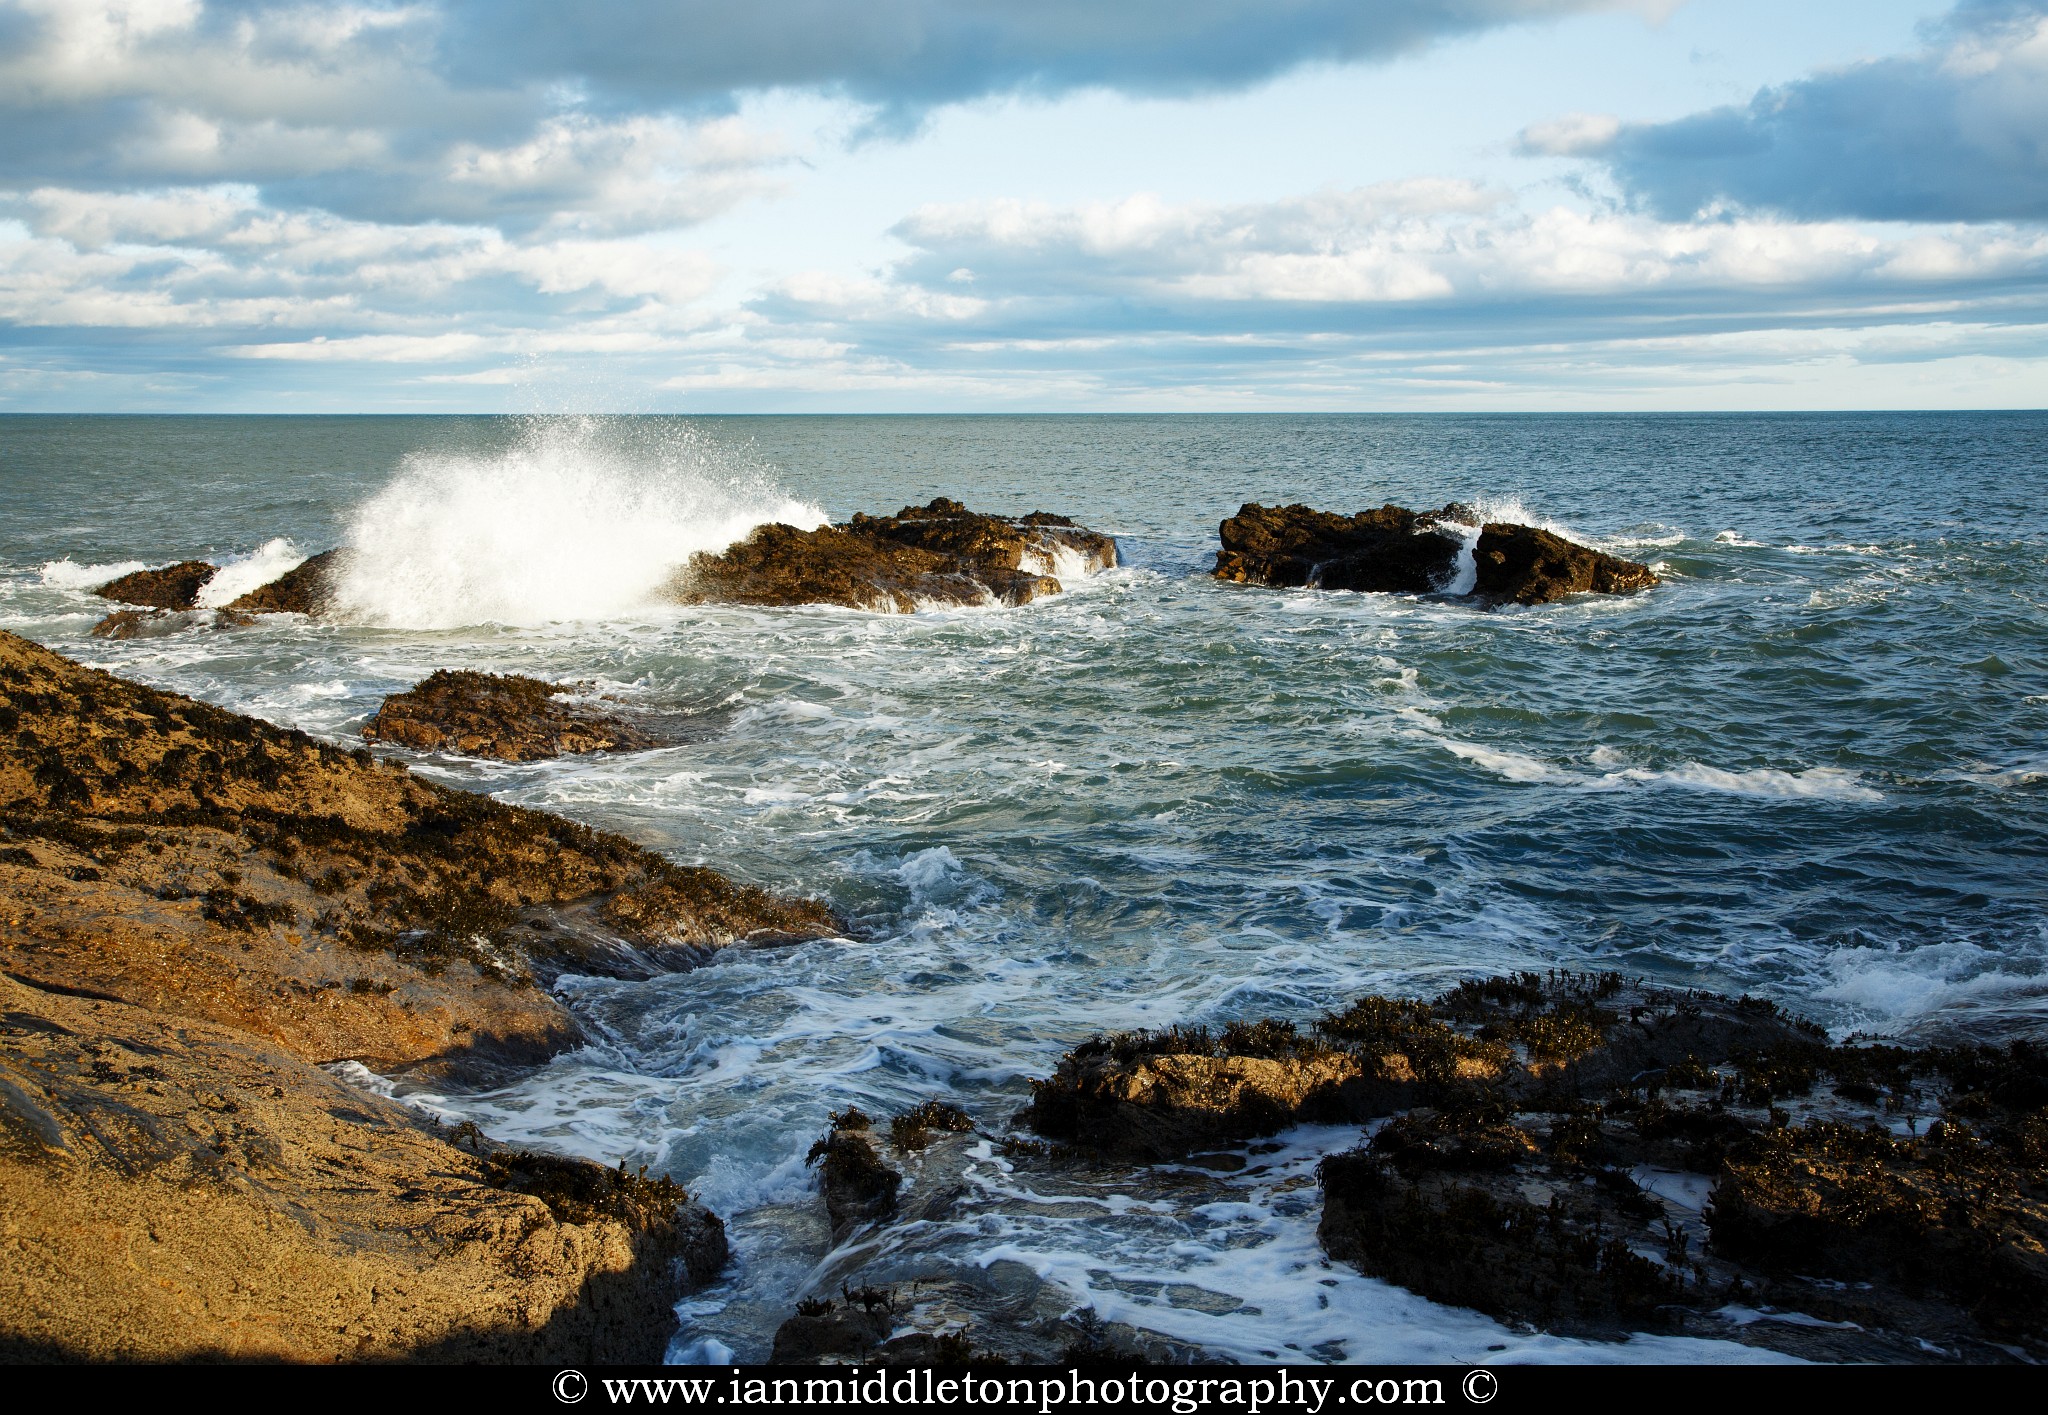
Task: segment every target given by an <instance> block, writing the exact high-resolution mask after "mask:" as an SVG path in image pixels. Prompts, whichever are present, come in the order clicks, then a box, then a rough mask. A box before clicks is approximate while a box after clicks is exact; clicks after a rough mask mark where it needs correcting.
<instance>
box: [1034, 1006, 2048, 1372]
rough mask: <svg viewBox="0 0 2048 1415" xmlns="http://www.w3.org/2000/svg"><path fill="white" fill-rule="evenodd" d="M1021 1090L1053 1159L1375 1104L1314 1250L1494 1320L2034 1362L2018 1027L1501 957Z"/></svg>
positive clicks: (1168, 1148) (2026, 1075) (2039, 1133)
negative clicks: (1409, 997) (1980, 1026)
mask: <svg viewBox="0 0 2048 1415" xmlns="http://www.w3.org/2000/svg"><path fill="white" fill-rule="evenodd" d="M1033 1093H1034V1094H1033V1099H1032V1103H1031V1105H1030V1106H1029V1107H1028V1108H1027V1109H1026V1110H1025V1111H1024V1112H1023V1113H1022V1114H1020V1115H1019V1117H1018V1120H1019V1121H1020V1123H1022V1124H1025V1125H1028V1126H1030V1127H1031V1128H1033V1129H1035V1130H1036V1131H1038V1132H1039V1133H1040V1134H1042V1135H1045V1136H1048V1137H1049V1138H1052V1139H1054V1140H1057V1141H1060V1142H1062V1144H1063V1146H1064V1147H1066V1148H1065V1150H1064V1153H1065V1155H1066V1158H1065V1160H1064V1161H1062V1160H1061V1159H1060V1158H1059V1156H1058V1154H1057V1153H1056V1154H1055V1156H1054V1157H1053V1159H1052V1160H1051V1161H1049V1162H1055V1163H1058V1162H1066V1163H1082V1162H1085V1163H1091V1164H1100V1163H1102V1162H1104V1161H1114V1160H1122V1161H1125V1162H1145V1161H1160V1160H1174V1161H1180V1160H1185V1159H1187V1158H1188V1157H1189V1156H1190V1155H1194V1156H1197V1157H1198V1158H1199V1156H1200V1152H1203V1151H1211V1152H1213V1151H1219V1150H1225V1149H1229V1148H1231V1147H1235V1146H1240V1145H1242V1144H1243V1143H1244V1142H1246V1141H1247V1140H1250V1139H1253V1138H1256V1137H1258V1136H1262V1135H1270V1134H1274V1133H1277V1132H1278V1131H1280V1130H1282V1129H1285V1128H1287V1127H1289V1126H1292V1125H1296V1124H1300V1123H1303V1122H1309V1121H1321V1122H1366V1121H1378V1122H1381V1123H1380V1124H1378V1125H1377V1126H1376V1127H1375V1128H1374V1129H1373V1130H1371V1131H1370V1132H1368V1134H1369V1137H1370V1138H1369V1139H1363V1142H1362V1143H1361V1144H1360V1145H1359V1146H1358V1147H1357V1148H1356V1149H1354V1150H1351V1151H1348V1152H1344V1153H1339V1154H1334V1155H1331V1156H1329V1157H1328V1158H1326V1159H1324V1160H1323V1162H1322V1165H1321V1167H1320V1170H1319V1171H1318V1173H1319V1177H1320V1180H1321V1186H1322V1193H1323V1213H1322V1220H1321V1225H1320V1233H1321V1237H1322V1241H1323V1246H1324V1248H1325V1250H1326V1251H1327V1252H1328V1253H1329V1254H1330V1256H1332V1257H1333V1258H1338V1259H1341V1260H1342V1261H1344V1262H1347V1263H1350V1264H1352V1265H1353V1266H1355V1267H1357V1268H1359V1269H1360V1270H1361V1271H1363V1272H1365V1273H1367V1274H1369V1275H1371V1276H1375V1277H1381V1278H1384V1279H1386V1280H1387V1281H1390V1282H1394V1283H1398V1284H1400V1285H1402V1286H1405V1287H1408V1288H1411V1289H1413V1290H1414V1291H1416V1292H1419V1293H1421V1294H1422V1295H1424V1296H1426V1297H1429V1298H1432V1299H1433V1300H1436V1301H1441V1302H1448V1303H1454V1304H1458V1305H1463V1306H1469V1307H1475V1308H1478V1309H1479V1310H1481V1311H1483V1312H1486V1313H1488V1314H1489V1315H1492V1316H1495V1317H1498V1318H1500V1319H1502V1320H1505V1321H1511V1322H1518V1323H1528V1324H1531V1325H1534V1326H1537V1327H1540V1328H1542V1329H1544V1330H1548V1331H1556V1332H1561V1333H1567V1334H1574V1335H1583V1336H1594V1337H1607V1338H1614V1337H1620V1336H1623V1335H1625V1334H1626V1333H1628V1332H1630V1331H1645V1330H1650V1331H1656V1330H1662V1331H1671V1332H1677V1333H1681V1334H1685V1335H1693V1336H1710V1337H1720V1338H1724V1339H1733V1340H1739V1341H1744V1342H1750V1343H1754V1344H1760V1345H1766V1346H1771V1347H1774V1348H1777V1349H1780V1350H1784V1351H1788V1352H1792V1353H1795V1354H1799V1355H1805V1356H1811V1357H1814V1358H1817V1359H1827V1360H1864V1361H1867V1360H1876V1361H1925V1360H1928V1359H1938V1358H1940V1357H1942V1356H1944V1355H1945V1356H1946V1358H1947V1359H1952V1360H1967V1361H2008V1360H2012V1359H2014V1356H2015V1354H2016V1353H2025V1355H2024V1357H2023V1359H2029V1360H2039V1359H2042V1358H2043V1357H2044V1356H2048V1324H2044V1321H2043V1313H2044V1312H2048V1149H2044V1140H2048V1052H2044V1051H2043V1050H2042V1049H2040V1048H2038V1047H2035V1046H2032V1045H2030V1044H2028V1043H2025V1042H2018V1043H2014V1044H2012V1045H2010V1046H2007V1047H2004V1048H1997V1047H1982V1046H1978V1047H1953V1048H1945V1049H1924V1050H1907V1049H1904V1048H1900V1047H1893V1046H1881V1045H1868V1046H1853V1045H1847V1046H1836V1045H1832V1044H1830V1043H1829V1042H1828V1041H1827V1039H1826V1037H1825V1034H1824V1033H1822V1032H1821V1031H1820V1030H1819V1029H1818V1028H1816V1027H1813V1026H1811V1025H1810V1024H1807V1023H1804V1022H1802V1021H1800V1020H1798V1019H1796V1018H1793V1017H1789V1016H1787V1015H1786V1014H1784V1013H1782V1012H1780V1011H1778V1010H1777V1009H1776V1008H1774V1007H1772V1006H1771V1005H1770V1004H1768V1003H1762V1002H1758V1001H1756V1000H1754V999H1749V998H1742V999H1729V998H1722V997H1715V996H1712V995H1709V994H1702V993H1691V992H1675V991H1671V990H1667V989H1659V988H1651V987H1645V986H1642V985H1640V984H1630V983H1626V982H1624V981H1623V980H1622V979H1621V978H1620V977H1619V976H1617V975H1613V974H1607V975H1600V976H1576V975H1561V974H1552V975H1549V976H1547V977H1545V976H1540V975H1535V974H1522V975H1518V976H1516V977H1512V978H1494V979H1489V980H1487V981H1485V982H1479V983H1467V984H1463V985H1461V986H1460V987H1458V988H1455V989H1453V990H1452V991H1450V992H1448V993H1446V994H1444V995H1443V996H1442V997H1439V998H1437V999H1435V1000H1433V1001H1431V1002H1427V1003H1424V1002H1413V1001H1403V1000H1396V999H1389V998H1384V997H1365V998H1361V999H1359V1000H1358V1001H1357V1002H1355V1003H1354V1004H1352V1005H1351V1006H1350V1007H1349V1008H1347V1009H1345V1010H1343V1011H1341V1012H1337V1013H1333V1014H1330V1015H1328V1016H1325V1017H1323V1018H1321V1019H1320V1020H1318V1021H1317V1022H1316V1023H1315V1024H1314V1025H1313V1026H1312V1027H1311V1028H1309V1029H1307V1030H1306V1031H1301V1030H1297V1028H1296V1027H1295V1026H1294V1025H1293V1024H1292V1023H1288V1022H1283V1021H1274V1020H1267V1021H1261V1022H1255V1023H1245V1024H1236V1025H1233V1026H1231V1027H1228V1028H1225V1029H1224V1030H1223V1031H1221V1032H1220V1033H1212V1032H1210V1031H1208V1030H1206V1029H1202V1028H1179V1027H1177V1028H1171V1029H1168V1030H1166V1031H1163V1032H1152V1033H1130V1034H1121V1035H1118V1036H1112V1037H1104V1038H1098V1039H1097V1040H1095V1041H1092V1042H1089V1043H1087V1044H1085V1045H1083V1046H1081V1047H1078V1048H1076V1049H1075V1050H1074V1051H1073V1052H1071V1053H1069V1054H1068V1056H1067V1057H1066V1058H1065V1059H1064V1060H1063V1061H1062V1062H1061V1064H1060V1066H1059V1069H1058V1070H1057V1071H1056V1072H1055V1073H1054V1074H1053V1075H1052V1076H1051V1077H1049V1078H1047V1079H1045V1080H1043V1081H1039V1082H1034V1083H1033ZM1731 1304H1732V1306H1733V1307H1734V1308H1735V1309H1737V1313H1738V1316H1742V1315H1743V1314H1749V1315H1748V1316H1745V1317H1744V1319H1743V1320H1740V1321H1731V1320H1730V1318H1729V1317H1728V1315H1727V1309H1729V1308H1730V1307H1731ZM1773 1309H1776V1310H1782V1311H1785V1312H1789V1313H1791V1314H1794V1315H1793V1316H1791V1317H1788V1318H1787V1319H1785V1320H1783V1321H1778V1320H1772V1319H1770V1318H1769V1317H1768V1315H1765V1316H1763V1317H1761V1318H1758V1317H1756V1316H1755V1314H1756V1313H1759V1312H1762V1313H1765V1314H1768V1312H1770V1311H1771V1310H1773ZM1816 1319H1817V1322H1816ZM1829 1324H1832V1325H1829Z"/></svg>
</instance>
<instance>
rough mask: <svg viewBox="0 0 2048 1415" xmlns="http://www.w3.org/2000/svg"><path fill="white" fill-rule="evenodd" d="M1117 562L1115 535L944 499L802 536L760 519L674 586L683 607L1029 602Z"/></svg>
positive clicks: (1044, 516)
mask: <svg viewBox="0 0 2048 1415" xmlns="http://www.w3.org/2000/svg"><path fill="white" fill-rule="evenodd" d="M1116 563H1117V560H1116V541H1115V540H1114V539H1113V538H1112V537H1110V536H1106V535H1102V534H1100V533H1099V532H1095V531H1090V530H1087V529H1085V528H1083V527H1081V526H1077V525H1075V524H1074V523H1073V522H1072V521H1070V520H1068V519H1067V518H1066V517H1064V516H1054V515H1050V514H1048V513H1046V512H1042V511H1041V512H1035V513H1033V514H1032V515H1029V516H1024V517H1019V518H1014V519H1013V518H1009V517H1002V516H984V515H979V514H976V513H975V512H972V511H969V510H968V509H967V508H966V507H965V506H963V505H961V504H960V503H959V502H957V501H949V500H946V499H945V498H943V497H941V498H938V499H937V500H934V501H932V502H931V503H930V504H929V505H925V506H906V507H904V508H903V510H901V511H899V512H897V513H896V514H895V515H894V516H866V515H856V516H855V517H854V518H853V519H852V520H850V521H848V522H846V523H845V524H843V525H832V526H820V527H819V528H818V529H816V530H811V531H800V530H798V529H796V528H795V527H794V526H786V525H779V524H777V525H767V526H761V527H759V528H758V529H756V530H755V531H754V532H753V533H752V534H751V535H749V536H748V537H747V538H746V539H745V540H742V541H739V542H737V543H736V544H734V545H731V546H728V547H727V548H726V549H725V550H724V551H721V552H720V553H718V554H716V555H713V554H709V553H699V554H697V555H695V556H693V557H691V559H690V563H689V564H688V565H686V566H685V567H683V569H682V571H681V572H680V573H678V574H677V576H676V577H675V579H674V580H673V581H672V583H671V585H670V587H669V589H670V593H671V594H672V595H673V596H674V597H675V598H676V599H678V600H680V601H682V602H683V603H685V604H703V603H720V604H763V605H790V604H838V605H845V606H847V607H848V608H853V609H877V610H885V611H887V610H893V611H897V612H900V613H906V614H907V613H910V612H912V611H914V610H915V609H917V608H918V607H919V606H920V605H935V604H959V605H969V604H995V603H1001V604H1010V605H1018V604H1027V603H1029V602H1030V601H1032V600H1034V599H1037V598H1039V597H1041V596H1043V595H1048V594H1058V593H1059V592H1060V591H1061V590H1062V589H1063V588H1064V586H1063V584H1062V582H1061V579H1060V577H1061V576H1068V577H1073V576H1077V575H1090V574H1094V573H1096V572H1098V571H1101V570H1106V569H1109V568H1110V567H1111V566H1114V565H1115V564H1116Z"/></svg>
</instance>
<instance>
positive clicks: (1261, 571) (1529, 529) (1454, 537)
mask: <svg viewBox="0 0 2048 1415" xmlns="http://www.w3.org/2000/svg"><path fill="white" fill-rule="evenodd" d="M1475 526H1476V527H1477V528H1478V531H1477V537H1476V539H1473V540H1472V547H1471V549H1472V560H1473V570H1474V572H1475V574H1474V583H1473V584H1472V586H1471V589H1470V591H1469V593H1470V594H1471V595H1472V596H1473V597H1474V598H1475V599H1476V600H1478V601H1479V602H1481V603H1485V604H1547V603H1550V602H1551V601H1554V600H1559V599H1563V598H1565V597H1567V596H1569V595H1574V594H1582V593H1587V592H1592V593H1599V594H1620V593H1625V592H1628V591H1631V590H1639V589H1645V588H1647V587H1649V586H1651V585H1654V584H1656V583H1657V576H1656V574H1655V573H1654V572H1652V571H1651V570H1650V568H1649V567H1648V566H1646V565H1640V564H1637V563H1636V562H1635V561H1632V560H1623V559H1621V558H1620V557H1618V556H1613V555H1608V554H1606V553H1605V552H1603V551H1598V550H1594V549H1592V548H1590V547H1588V546H1583V545H1578V544H1576V543H1574V542H1572V541H1568V540H1565V539H1564V538H1563V537H1562V536H1558V535H1555V534H1553V533H1551V532H1549V531H1546V530H1542V529H1539V528H1537V527H1534V526H1521V525H1514V524H1510V523H1505V522H1487V523H1485V524H1483V525H1481V524H1480V517H1479V515H1478V513H1477V512H1475V511H1473V510H1472V509H1471V508H1470V507H1468V506H1463V505H1460V504H1458V503H1456V502H1453V503H1452V504H1450V505H1448V506H1445V507H1444V508H1443V509H1442V510H1439V511H1428V512H1420V513H1418V512H1415V511H1410V510H1408V509H1407V508H1406V507H1402V506H1393V505H1387V506H1382V507H1380V508H1379V509H1378V510H1376V511H1361V512H1359V513H1358V514H1357V515H1355V516H1340V515H1336V514H1335V513H1332V512H1328V511H1317V510H1314V509H1312V508H1310V507H1307V506H1299V505H1297V506H1261V505H1259V504H1258V503H1257V502H1246V503H1245V504H1244V505H1243V506H1242V507H1241V508H1239V510H1238V513H1237V514H1236V515H1235V516H1232V517H1230V518H1229V519H1228V520H1226V521H1224V522H1223V524H1222V525H1221V527H1219V535H1220V537H1221V540H1222V549H1221V550H1219V551H1218V552H1217V554H1216V570H1215V575H1216V578H1217V579H1219V580H1227V581H1231V582H1233V583H1237V584H1248V585H1268V586H1272V587H1274V588H1280V589H1296V588H1300V587H1303V586H1313V587H1315V588H1318V589H1326V590H1365V591H1372V592H1377V593H1385V594H1442V593H1447V592H1449V591H1450V590H1451V589H1452V588H1453V586H1454V585H1455V583H1456V581H1457V579H1458V560H1459V556H1460V553H1461V552H1462V551H1463V550H1464V548H1465V545H1466V542H1467V540H1468V539H1472V536H1473V527H1475Z"/></svg>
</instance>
